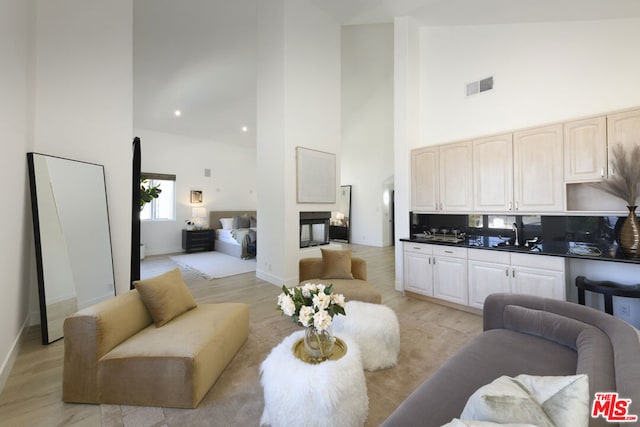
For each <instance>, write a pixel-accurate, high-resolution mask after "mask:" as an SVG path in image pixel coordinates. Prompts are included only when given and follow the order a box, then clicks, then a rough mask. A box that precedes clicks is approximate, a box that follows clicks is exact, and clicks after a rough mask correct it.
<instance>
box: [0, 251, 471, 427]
mask: <svg viewBox="0 0 640 427" xmlns="http://www.w3.org/2000/svg"><path fill="white" fill-rule="evenodd" d="M343 246H345V247H350V248H351V249H352V250H353V255H354V256H358V257H362V258H364V259H366V261H367V273H368V280H369V282H370V283H372V284H373V285H374V286H376V287H377V288H378V289H379V290H380V291H381V292H382V296H383V297H382V299H383V303H384V304H386V305H388V306H389V307H391V308H393V309H394V310H396V311H399V310H425V312H426V311H430V309H434V308H436V307H437V310H436V311H437V312H438V313H439V316H446V317H449V318H450V321H451V322H452V323H455V327H456V329H458V328H459V329H461V330H465V331H469V332H470V333H471V334H474V333H476V332H479V331H480V327H481V318H480V317H479V316H477V315H473V314H469V313H464V312H461V311H458V310H455V309H453V308H448V307H443V306H435V305H434V304H433V303H430V302H425V301H419V300H416V299H412V298H408V297H405V296H403V295H402V294H401V293H400V292H397V291H396V290H395V289H394V280H395V266H394V248H393V247H387V248H376V247H369V246H359V245H343ZM174 267H175V264H174V263H173V262H172V261H171V260H170V259H169V258H168V257H167V256H157V257H148V258H147V259H145V260H144V261H143V262H142V264H141V275H142V277H152V276H154V275H156V274H160V273H163V272H165V271H168V270H169V269H171V268H174ZM190 285H191V284H190ZM212 285H213V286H212ZM191 290H192V293H193V295H194V297H195V299H196V301H197V302H198V303H216V302H224V301H236V302H245V303H247V304H249V306H250V317H251V322H261V321H264V320H266V319H269V318H273V317H275V316H279V313H278V312H277V310H275V300H276V296H277V295H278V294H279V293H280V289H279V287H277V286H274V285H272V284H270V283H268V282H265V281H263V280H261V279H258V278H256V277H255V273H245V274H239V275H236V276H230V277H225V278H221V279H215V280H214V281H207V282H206V283H204V282H202V281H199V282H196V284H195V285H194V286H191ZM432 311H434V310H432ZM63 352H64V343H63V340H60V341H57V342H55V343H53V344H50V345H48V346H43V345H41V344H40V329H39V327H34V328H31V329H30V330H29V331H28V332H27V334H26V337H25V339H24V341H23V343H22V346H21V348H20V352H19V354H18V357H17V360H16V362H15V365H14V367H13V370H12V371H11V374H10V376H9V378H8V380H7V383H6V385H5V387H4V390H3V391H2V393H0V426H99V425H100V423H101V421H100V406H99V405H86V404H67V403H64V402H62V400H61V396H62V392H61V388H62V361H63ZM214 387H215V385H214Z"/></svg>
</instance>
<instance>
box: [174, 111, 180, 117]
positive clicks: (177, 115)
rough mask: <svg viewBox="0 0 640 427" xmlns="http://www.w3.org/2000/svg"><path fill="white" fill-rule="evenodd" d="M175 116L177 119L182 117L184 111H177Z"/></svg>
mask: <svg viewBox="0 0 640 427" xmlns="http://www.w3.org/2000/svg"><path fill="white" fill-rule="evenodd" d="M173 115H174V116H176V117H180V116H181V115H182V111H180V110H176V111H174V112H173Z"/></svg>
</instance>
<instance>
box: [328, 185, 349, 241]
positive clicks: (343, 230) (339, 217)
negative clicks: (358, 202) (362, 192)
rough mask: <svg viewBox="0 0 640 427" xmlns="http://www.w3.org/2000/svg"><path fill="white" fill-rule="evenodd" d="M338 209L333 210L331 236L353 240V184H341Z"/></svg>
mask: <svg viewBox="0 0 640 427" xmlns="http://www.w3.org/2000/svg"><path fill="white" fill-rule="evenodd" d="M338 196H339V197H338V200H337V209H338V210H337V211H333V212H331V223H330V225H329V238H330V239H331V240H338V241H342V242H347V243H350V242H351V186H350V185H341V186H340V193H338Z"/></svg>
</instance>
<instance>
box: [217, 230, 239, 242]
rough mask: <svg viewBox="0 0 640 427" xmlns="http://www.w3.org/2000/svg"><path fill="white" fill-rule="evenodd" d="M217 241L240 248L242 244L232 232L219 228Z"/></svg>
mask: <svg viewBox="0 0 640 427" xmlns="http://www.w3.org/2000/svg"><path fill="white" fill-rule="evenodd" d="M216 239H218V240H220V241H221V242H227V243H231V244H233V245H237V246H240V243H238V241H237V240H236V239H234V238H233V236H232V235H231V230H223V229H222V228H218V229H217V230H216Z"/></svg>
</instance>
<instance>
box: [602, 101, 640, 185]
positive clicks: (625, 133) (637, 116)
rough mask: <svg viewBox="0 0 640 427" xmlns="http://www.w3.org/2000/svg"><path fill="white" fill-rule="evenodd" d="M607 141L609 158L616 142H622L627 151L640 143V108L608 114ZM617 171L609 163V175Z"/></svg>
mask: <svg viewBox="0 0 640 427" xmlns="http://www.w3.org/2000/svg"><path fill="white" fill-rule="evenodd" d="M607 143H608V147H609V159H611V149H612V148H613V147H614V145H615V144H622V146H623V147H624V148H625V149H626V150H627V151H628V150H629V148H630V147H633V145H635V144H640V110H632V111H627V112H624V113H618V114H611V115H608V116H607ZM615 173H616V171H615V170H613V168H612V167H611V164H609V175H615Z"/></svg>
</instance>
